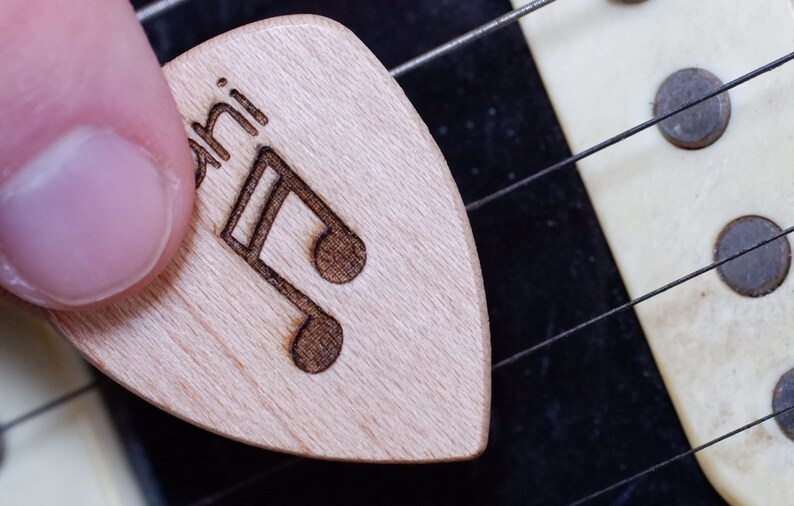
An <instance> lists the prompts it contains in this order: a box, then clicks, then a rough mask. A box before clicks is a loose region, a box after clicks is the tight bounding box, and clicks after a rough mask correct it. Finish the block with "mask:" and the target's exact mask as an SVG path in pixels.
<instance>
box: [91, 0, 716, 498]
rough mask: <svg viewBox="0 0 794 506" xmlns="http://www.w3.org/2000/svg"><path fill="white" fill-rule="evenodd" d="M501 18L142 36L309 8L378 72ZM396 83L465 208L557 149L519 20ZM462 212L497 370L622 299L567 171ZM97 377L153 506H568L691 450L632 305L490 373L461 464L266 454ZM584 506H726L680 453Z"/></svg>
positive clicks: (173, 39)
mask: <svg viewBox="0 0 794 506" xmlns="http://www.w3.org/2000/svg"><path fill="white" fill-rule="evenodd" d="M145 3H147V0H138V1H134V2H133V4H134V5H135V6H136V7H141V6H142V5H144V4H145ZM510 9H511V6H510V4H509V2H508V1H506V0H466V1H461V0H414V1H411V2H387V1H374V2H373V1H372V0H323V1H322V2H321V1H310V0H290V1H283V0H281V1H279V0H192V1H191V2H188V3H186V4H185V5H183V6H181V7H179V8H176V9H174V10H172V11H170V12H167V13H165V14H163V15H161V16H160V17H158V18H156V19H153V20H150V21H148V22H147V23H146V24H145V25H144V28H145V29H146V32H147V34H148V35H149V38H150V40H151V42H152V45H153V46H154V48H155V50H156V51H157V54H158V56H159V58H160V60H161V62H166V61H169V60H171V59H172V58H174V57H176V56H178V55H179V54H181V53H182V52H184V51H186V50H188V49H190V48H191V47H193V46H195V45H197V44H199V43H201V42H203V41H205V40H207V39H209V38H211V37H213V36H215V35H218V34H220V33H223V32H226V31H228V30H231V29H233V28H236V27H238V26H241V25H244V24H247V23H250V22H253V21H256V20H259V19H263V18H268V17H273V16H278V15H285V14H298V13H313V14H319V15H322V16H327V17H330V18H332V19H335V20H337V21H339V22H341V23H342V24H344V25H345V26H347V27H348V28H350V29H351V30H352V31H353V32H354V33H355V34H356V35H358V37H359V38H361V39H362V40H363V41H364V43H365V44H366V45H367V46H368V47H369V48H370V49H371V50H372V51H373V52H374V53H375V54H376V55H377V56H378V57H379V58H380V59H381V61H382V62H383V63H384V64H385V65H386V67H387V68H390V67H393V66H394V65H397V64H400V63H402V62H403V61H405V60H407V59H409V58H411V57H413V56H415V55H417V54H419V53H421V52H423V51H425V50H427V49H429V48H431V47H434V46H436V45H437V44H439V43H442V42H444V41H446V40H448V39H450V38H452V37H454V36H457V35H459V34H461V33H463V32H465V31H467V30H469V29H471V28H473V27H475V26H478V25H480V24H482V23H484V22H486V21H488V20H490V19H492V18H494V17H496V16H498V15H501V14H503V13H504V12H506V11H508V10H510ZM570 36H576V34H575V33H571V34H570ZM399 83H400V85H401V86H402V87H403V88H404V90H405V92H406V94H407V95H408V98H409V99H410V100H411V102H412V103H413V105H414V106H415V107H416V109H417V110H418V112H419V114H420V115H421V116H422V118H423V119H424V121H425V122H426V123H427V125H428V127H429V129H430V132H431V134H432V135H433V137H434V138H435V140H436V142H437V143H438V145H439V146H440V148H441V151H442V152H443V154H444V156H445V157H446V159H447V162H448V164H449V167H450V169H451V171H452V175H453V176H454V178H455V180H456V182H457V184H458V186H459V189H460V192H461V195H462V197H463V200H464V202H470V201H472V200H475V199H477V198H480V197H483V196H485V195H487V194H489V193H491V192H493V191H495V190H498V189H499V188H502V187H504V186H506V185H508V184H510V183H512V182H514V181H515V180H517V179H520V178H523V177H526V176H528V175H530V174H532V173H533V172H535V171H537V170H540V169H542V168H544V167H546V166H548V165H549V164H551V163H554V162H557V161H559V160H560V159H562V158H564V157H565V156H567V155H568V154H569V151H568V147H567V145H566V142H565V139H564V138H563V136H562V133H561V131H560V127H559V125H558V123H557V120H556V118H555V115H554V112H553V109H552V107H551V104H550V103H549V100H548V98H547V96H546V93H545V91H544V88H543V84H542V82H541V80H540V77H539V75H538V73H537V70H536V69H535V66H534V64H533V62H532V59H531V57H530V54H529V51H528V49H527V46H526V43H525V41H524V38H523V37H522V34H521V31H520V29H519V27H518V26H517V25H513V26H510V27H507V28H505V29H503V30H501V31H499V32H497V33H495V34H492V35H490V36H488V37H486V38H484V39H482V40H480V41H477V42H475V43H473V44H471V45H470V46H468V47H466V48H464V49H462V50H459V51H457V52H455V53H453V54H451V55H448V56H445V57H443V58H442V59H440V60H438V61H436V62H434V63H431V64H429V65H427V66H425V67H422V68H420V69H417V70H415V71H413V72H411V73H409V74H407V75H405V76H404V77H401V78H400V79H399ZM596 106H597V104H594V107H596ZM611 133H613V132H605V137H606V135H607V134H611ZM213 170H214V169H213ZM469 217H470V220H471V224H472V228H473V231H474V237H475V240H476V243H477V248H478V251H479V257H480V262H481V265H482V272H483V276H484V281H485V289H486V294H487V299H488V311H489V313H490V319H491V336H492V347H493V363H498V362H499V361H500V360H502V359H504V358H507V357H509V356H510V355H512V354H514V353H516V352H518V351H520V350H522V349H525V348H527V347H529V346H531V345H533V344H535V343H537V342H539V341H541V340H543V339H544V338H548V337H550V336H552V335H554V334H556V333H557V332H560V331H562V330H565V329H568V328H571V327H573V326H575V325H577V324H579V323H581V322H583V321H585V320H587V319H589V318H590V317H592V316H595V315H597V314H600V313H602V312H604V311H606V310H608V309H610V308H612V307H615V306H617V305H619V304H621V303H623V302H626V301H627V300H628V297H627V295H626V291H625V289H624V287H623V284H622V281H621V279H620V276H619V274H618V272H617V269H616V267H615V264H614V261H613V259H612V256H611V254H610V251H609V248H608V247H607V244H606V241H605V239H604V237H603V235H602V232H601V230H600V228H599V225H598V221H597V218H596V216H595V214H594V212H593V209H592V207H591V204H590V202H589V200H588V197H587V194H586V192H585V189H584V187H583V185H582V183H581V181H580V179H579V176H578V175H577V173H576V172H575V171H573V170H566V171H560V172H557V173H555V174H554V175H551V176H550V177H547V178H544V179H542V180H540V181H538V182H537V183H535V184H532V185H529V186H527V187H525V188H523V189H520V190H518V191H515V192H513V193H511V194H510V195H508V196H506V197H505V198H503V199H501V200H499V201H497V202H494V203H493V204H491V205H489V206H486V207H484V208H482V209H479V210H477V211H473V212H472V213H470V216H469ZM106 383H108V385H106V386H105V387H103V389H104V392H103V393H104V396H105V398H106V400H107V401H108V403H109V407H110V410H111V412H112V414H113V417H114V419H115V421H116V423H117V426H118V427H119V430H120V433H121V437H122V440H123V442H124V445H125V447H126V448H127V450H128V453H129V455H130V456H131V458H132V461H133V464H134V468H135V470H136V473H137V474H138V476H139V478H140V480H141V482H142V483H143V486H144V488H145V491H146V495H147V497H148V498H149V499H150V501H151V502H152V503H153V504H163V505H184V504H224V505H229V504H231V505H247V504H295V505H300V504H345V505H358V504H361V505H364V504H366V505H370V504H380V505H475V504H476V505H479V504H483V505H513V504H515V505H527V504H538V505H546V504H552V505H553V504H567V503H569V502H571V501H574V500H576V499H579V498H580V497H582V496H584V495H587V494H588V493H590V492H593V491H596V490H598V489H601V488H602V487H605V486H607V485H610V484H612V483H614V482H616V481H618V480H621V479H623V478H626V477H628V476H630V475H633V474H634V473H636V472H639V471H642V470H644V469H646V468H647V467H650V466H651V465H653V464H655V463H657V462H659V461H662V460H665V459H667V458H670V457H672V456H674V455H676V454H678V453H680V452H682V451H685V450H686V449H688V448H689V445H688V443H687V441H686V439H685V437H684V434H683V431H682V429H681V426H680V424H679V422H678V419H677V417H676V415H675V412H674V410H673V407H672V404H671V402H670V399H669V397H668V394H667V392H666V390H665V388H664V385H663V383H662V380H661V378H660V376H659V372H658V370H657V367H656V365H655V363H654V361H653V358H652V356H651V353H650V350H649V348H648V345H647V343H646V341H645V338H644V336H643V334H642V330H641V328H640V326H639V324H638V322H637V319H636V318H635V316H634V314H633V313H631V312H626V313H621V314H619V315H617V316H616V317H614V318H610V319H607V320H606V321H604V322H601V323H599V324H597V325H594V326H592V327H589V328H588V329H586V330H584V331H583V332H580V333H577V334H575V335H573V336H570V337H568V338H566V339H564V340H563V341H561V342H559V343H557V344H555V345H553V346H551V347H548V348H546V349H545V350H543V351H540V352H538V353H536V354H533V355H531V356H529V357H526V358H524V359H522V360H520V361H518V362H517V363H515V364H511V365H509V366H506V367H504V368H500V369H498V370H497V371H495V372H494V374H493V401H492V402H493V407H492V422H491V433H490V442H489V445H488V448H487V450H486V451H485V453H484V454H483V455H482V456H481V457H479V458H478V459H476V460H474V461H471V462H464V463H454V464H434V465H407V466H399V465H367V464H353V463H335V462H324V461H315V460H310V459H301V458H296V457H293V456H289V455H281V454H276V453H271V452H267V451H264V450H259V449H256V448H252V447H248V446H245V445H242V444H239V443H235V442H233V441H229V440H226V439H223V438H221V437H219V436H215V435H213V434H210V433H208V432H205V431H203V430H201V429H198V428H195V427H193V426H191V425H188V424H187V423H185V422H182V421H180V420H178V419H176V418H174V417H172V416H170V415H168V414H166V413H164V412H162V411H160V410H158V409H157V408H155V407H152V406H150V405H149V404H147V403H146V402H144V401H142V400H140V399H138V398H137V397H135V396H133V395H132V394H130V393H127V392H126V391H125V390H123V389H122V388H121V387H118V386H112V385H110V383H111V382H106ZM591 504H612V505H655V504H658V505H662V504H664V505H670V504H688V505H718V504H724V502H723V501H722V499H720V497H719V496H718V495H717V493H716V492H715V491H714V490H713V489H712V487H711V485H710V484H709V483H708V482H707V481H706V479H705V477H704V476H703V474H702V472H701V471H700V469H699V467H698V466H697V464H696V462H695V461H694V459H692V458H689V459H684V460H682V461H680V462H678V463H675V464H673V465H670V466H667V467H666V468H664V469H662V470H661V471H659V472H657V473H654V474H652V475H650V476H648V477H645V478H643V479H641V480H638V481H635V482H633V483H631V484H629V485H627V486H624V487H621V488H618V489H617V490H616V491H614V492H611V493H609V494H606V495H605V496H603V497H601V498H599V499H597V500H595V501H593V502H592V503H591Z"/></svg>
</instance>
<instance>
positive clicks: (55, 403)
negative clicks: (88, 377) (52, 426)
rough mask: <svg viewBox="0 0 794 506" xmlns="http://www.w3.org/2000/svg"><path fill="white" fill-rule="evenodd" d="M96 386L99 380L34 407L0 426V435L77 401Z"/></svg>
mask: <svg viewBox="0 0 794 506" xmlns="http://www.w3.org/2000/svg"><path fill="white" fill-rule="evenodd" d="M98 384H99V380H94V381H91V382H90V383H88V384H86V385H83V386H81V387H79V388H76V389H74V390H72V391H70V392H67V393H66V394H64V395H61V396H59V397H56V398H54V399H52V400H50V401H48V402H45V403H44V404H42V405H40V406H38V407H35V408H33V409H31V410H30V411H28V412H26V413H23V414H21V415H19V416H17V417H16V418H12V419H11V420H9V421H8V422H6V423H4V424H2V425H0V435H2V434H5V433H6V432H8V431H9V430H11V429H13V428H14V427H16V426H18V425H21V424H23V423H25V422H29V421H31V420H33V419H34V418H37V417H39V416H41V415H43V414H45V413H48V412H50V411H52V410H54V409H55V408H58V407H60V406H62V405H64V404H66V403H67V402H69V401H71V400H73V399H77V398H78V397H81V396H83V395H84V394H87V393H88V392H90V391H92V390H93V389H95V388H96V387H97V386H98Z"/></svg>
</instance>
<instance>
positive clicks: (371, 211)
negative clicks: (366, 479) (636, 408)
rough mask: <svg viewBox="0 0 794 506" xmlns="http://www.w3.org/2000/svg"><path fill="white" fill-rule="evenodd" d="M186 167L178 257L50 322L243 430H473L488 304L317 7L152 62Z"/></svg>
mask: <svg viewBox="0 0 794 506" xmlns="http://www.w3.org/2000/svg"><path fill="white" fill-rule="evenodd" d="M164 70H165V74H166V76H167V78H168V81H169V83H170V85H171V88H172V91H173V93H174V96H175V98H176V101H177V105H178V107H179V109H180V112H181V114H182V115H183V118H184V123H185V128H186V131H187V134H188V139H189V145H190V149H191V150H192V151H193V155H194V160H195V164H196V192H197V194H196V195H197V198H196V207H195V210H194V216H193V220H192V223H191V227H190V230H189V232H188V235H187V238H186V240H185V243H184V244H183V246H182V249H181V250H180V252H179V254H178V255H177V257H176V258H175V260H174V261H173V262H172V264H171V265H170V266H169V268H168V269H167V270H166V272H165V273H164V274H163V275H161V276H160V277H159V278H158V279H157V280H155V282H154V283H153V284H152V285H151V286H149V287H147V288H146V289H145V290H143V291H142V292H141V293H139V294H137V295H135V296H133V297H132V298H130V299H127V300H125V301H121V302H118V303H115V304H113V305H111V306H109V307H107V308H104V309H101V310H97V311H93V312H85V313H80V314H74V313H65V312H57V311H53V312H52V313H51V317H52V320H53V322H54V324H55V325H56V327H57V328H58V329H59V330H60V331H61V332H62V333H63V334H64V335H65V336H66V337H67V338H68V339H69V340H70V341H71V342H72V343H73V344H74V345H75V346H76V347H77V348H78V349H79V350H80V351H81V352H82V353H83V354H84V355H85V356H86V357H87V358H88V359H89V360H90V361H92V362H93V363H94V364H96V365H97V366H98V367H100V368H101V369H102V370H103V371H104V372H105V373H107V374H108V375H110V376H111V377H113V378H114V379H116V380H117V381H119V382H120V383H121V384H123V385H125V386H126V387H127V388H129V389H130V390H132V391H133V392H135V393H137V394H138V395H140V396H141V397H143V398H145V399H147V400H149V401H150V402H153V403H154V404H156V405H157V406H160V407H162V408H163V409H166V410H168V411H170V412H172V413H173V414H175V415H177V416H179V417H181V418H183V419H185V420H188V421H190V422H192V423H194V424H196V425H199V426H201V427H205V428H207V429H209V430H211V431H214V432H216V433H218V434H221V435H224V436H227V437H231V438H233V439H236V440H239V441H243V442H246V443H249V444H252V445H257V446H261V447H264V448H269V449H273V450H278V451H284V452H289V453H294V454H299V455H307V456H313V457H318V458H327V459H341V460H357V461H372V462H425V461H438V460H459V459H465V458H471V457H473V456H476V455H477V454H479V453H480V452H481V451H482V449H483V448H484V446H485V443H486V439H487V432H488V413H489V403H490V344H489V336H488V317H487V313H486V310H485V296H484V292H483V287H482V279H481V275H480V267H479V262H478V260H477V253H476V250H475V246H474V242H473V239H472V236H471V230H470V227H469V223H468V218H467V216H466V213H465V210H464V208H463V204H462V202H461V199H460V196H459V195H458V192H457V188H456V187H455V184H454V181H453V180H452V177H451V175H450V173H449V169H448V168H447V166H446V163H445V161H444V159H443V156H442V155H441V153H440V151H439V149H438V147H437V146H436V145H435V143H434V141H433V139H432V138H431V136H430V134H429V132H428V131H427V127H426V126H425V125H424V124H423V123H422V121H421V119H420V118H419V116H418V115H417V113H416V111H415V110H414V109H413V107H412V106H411V104H410V102H409V101H408V99H407V98H406V97H405V95H404V93H403V92H402V90H401V89H400V88H399V86H398V85H397V84H396V82H395V81H394V80H393V79H392V78H391V77H390V76H389V74H388V72H387V71H386V69H385V68H384V67H383V66H382V65H381V64H380V63H379V62H378V61H377V59H376V58H375V57H374V56H373V55H372V54H371V53H370V52H369V51H368V50H367V49H366V48H365V47H364V45H363V44H362V43H361V42H360V41H359V40H358V39H356V38H355V36H354V35H353V34H351V33H350V32H349V31H347V30H346V29H345V28H343V27H341V26H340V25H338V24H337V23H335V22H333V21H330V20H327V19H324V18H320V17H315V16H290V17H284V18H275V19H271V20H266V21H262V22H259V23H254V24H252V25H249V26H246V27H243V28H239V29H237V30H234V31H232V32H229V33H227V34H224V35H222V36H220V37H217V38H215V39H213V40H211V41H209V42H206V43H205V44H202V45H201V46H200V47H198V48H196V49H194V50H192V51H190V52H188V53H186V54H184V55H183V56H181V57H179V58H177V59H176V60H174V61H173V62H171V63H169V64H168V65H167V66H166V67H165V69H164Z"/></svg>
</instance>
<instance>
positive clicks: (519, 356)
mask: <svg viewBox="0 0 794 506" xmlns="http://www.w3.org/2000/svg"><path fill="white" fill-rule="evenodd" d="M792 232H794V226H791V227H789V228H787V229H785V230H782V231H781V232H779V233H777V234H774V235H772V236H770V237H768V238H766V239H764V240H763V241H760V242H757V243H755V244H753V245H752V246H749V247H747V248H745V249H742V250H740V251H738V252H736V253H733V254H732V255H729V256H727V257H725V258H723V259H722V260H717V261H716V262H713V263H710V264H708V265H706V266H705V267H701V268H700V269H698V270H696V271H692V272H690V273H689V274H687V275H685V276H682V277H680V278H678V279H676V280H674V281H671V282H669V283H667V284H666V285H663V286H660V287H659V288H657V289H655V290H652V291H650V292H648V293H646V294H645V295H641V296H639V297H637V298H636V299H632V300H630V301H628V302H626V303H624V304H621V305H620V306H617V307H614V308H612V309H610V310H609V311H606V312H604V313H601V314H600V315H598V316H596V317H594V318H591V319H589V320H587V321H586V322H583V323H580V324H579V325H577V326H575V327H572V328H570V329H568V330H565V331H563V332H560V333H559V334H557V335H554V336H552V337H550V338H548V339H544V340H543V341H541V342H539V343H538V344H535V345H533V346H531V347H529V348H526V349H524V350H522V351H519V352H518V353H516V354H515V355H511V356H510V357H507V358H506V359H504V360H501V361H499V362H497V363H496V364H494V365H493V367H492V369H493V370H497V369H501V368H502V367H505V366H507V365H510V364H513V363H515V362H517V361H519V360H521V359H522V358H524V357H527V356H529V355H532V354H533V353H535V352H537V351H540V350H542V349H544V348H546V347H548V346H550V345H552V344H554V343H556V342H557V341H559V340H560V339H564V338H566V337H568V336H570V335H571V334H574V333H576V332H579V331H580V330H584V329H586V328H587V327H589V326H591V325H594V324H596V323H598V322H600V321H602V320H605V319H607V318H609V317H610V316H614V315H616V314H618V313H622V312H623V311H626V310H627V309H629V308H632V307H634V306H636V305H638V304H640V303H642V302H645V301H647V300H649V299H652V298H654V297H656V296H657V295H661V294H663V293H664V292H666V291H668V290H671V289H673V288H675V287H677V286H679V285H682V284H684V283H686V282H687V281H690V280H692V279H694V278H696V277H698V276H702V275H703V274H705V273H707V272H710V271H712V270H714V269H716V268H717V267H719V266H721V265H723V264H726V263H728V262H730V261H731V260H736V259H737V258H739V257H741V256H743V255H746V254H748V253H750V252H752V251H755V250H757V249H758V248H761V247H762V246H765V245H767V244H769V243H771V242H773V241H776V240H778V239H780V238H782V237H785V236H787V235H788V234H790V233H792Z"/></svg>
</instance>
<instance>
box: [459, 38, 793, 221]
mask: <svg viewBox="0 0 794 506" xmlns="http://www.w3.org/2000/svg"><path fill="white" fill-rule="evenodd" d="M793 59H794V51H792V52H791V53H788V54H787V55H785V56H781V57H780V58H778V59H777V60H773V61H771V62H769V63H767V64H766V65H762V66H760V67H758V68H757V69H755V70H752V71H750V72H748V73H746V74H744V75H743V76H741V77H738V78H736V79H734V80H733V81H730V82H729V83H726V84H723V85H722V86H719V87H717V88H714V89H713V90H711V91H709V92H708V93H705V94H703V95H701V96H699V97H697V98H695V99H693V100H690V101H689V102H686V103H684V104H682V105H680V106H678V107H676V108H674V109H671V110H670V111H668V112H665V113H663V114H659V115H658V116H654V117H653V118H651V119H649V120H648V121H645V122H643V123H640V124H639V125H637V126H634V127H632V128H629V129H628V130H624V131H623V132H621V133H619V134H617V135H615V136H613V137H610V138H609V139H607V140H605V141H603V142H600V143H598V144H596V145H595V146H592V147H590V148H588V149H585V150H584V151H582V152H580V153H577V154H575V155H572V156H569V157H568V158H566V159H564V160H561V161H559V162H557V163H555V164H553V165H549V166H548V167H546V168H545V169H543V170H540V171H538V172H536V173H534V174H532V175H529V176H527V177H525V178H523V179H520V180H518V181H516V182H515V183H513V184H511V185H509V186H506V187H504V188H502V189H500V190H497V191H495V192H493V193H491V194H489V195H486V196H485V197H482V198H479V199H477V200H474V201H472V202H469V203H468V204H466V211H468V212H472V211H476V210H478V209H480V208H482V207H483V206H485V205H487V204H489V203H491V202H493V201H495V200H497V199H499V198H501V197H504V196H505V195H507V194H508V193H511V192H513V191H515V190H517V189H519V188H522V187H524V186H526V185H528V184H530V183H533V182H535V181H537V180H538V179H540V178H542V177H544V176H548V175H549V174H551V173H553V172H556V171H558V170H561V169H564V168H567V167H573V165H574V164H575V163H576V162H579V161H581V160H584V159H585V158H587V157H589V156H591V155H594V154H596V153H598V152H599V151H603V150H604V149H606V148H608V147H610V146H614V145H615V144H617V143H619V142H621V141H624V140H626V139H628V138H629V137H633V136H634V135H637V134H638V133H640V132H642V131H644V130H647V129H649V128H651V127H652V126H654V125H657V124H658V123H661V122H662V121H664V120H666V119H667V118H670V117H671V116H675V115H676V114H678V113H680V112H683V111H685V110H687V109H689V108H691V107H694V106H696V105H698V104H700V103H701V102H705V101H706V100H709V99H711V98H714V97H716V96H717V95H720V94H722V93H725V92H727V91H729V90H732V89H733V88H736V87H737V86H739V85H741V84H744V83H746V82H747V81H751V80H753V79H755V78H756V77H758V76H760V75H762V74H766V73H767V72H770V71H772V70H775V69H776V68H778V67H781V66H783V65H784V64H786V63H788V62H790V61H791V60H793Z"/></svg>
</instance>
